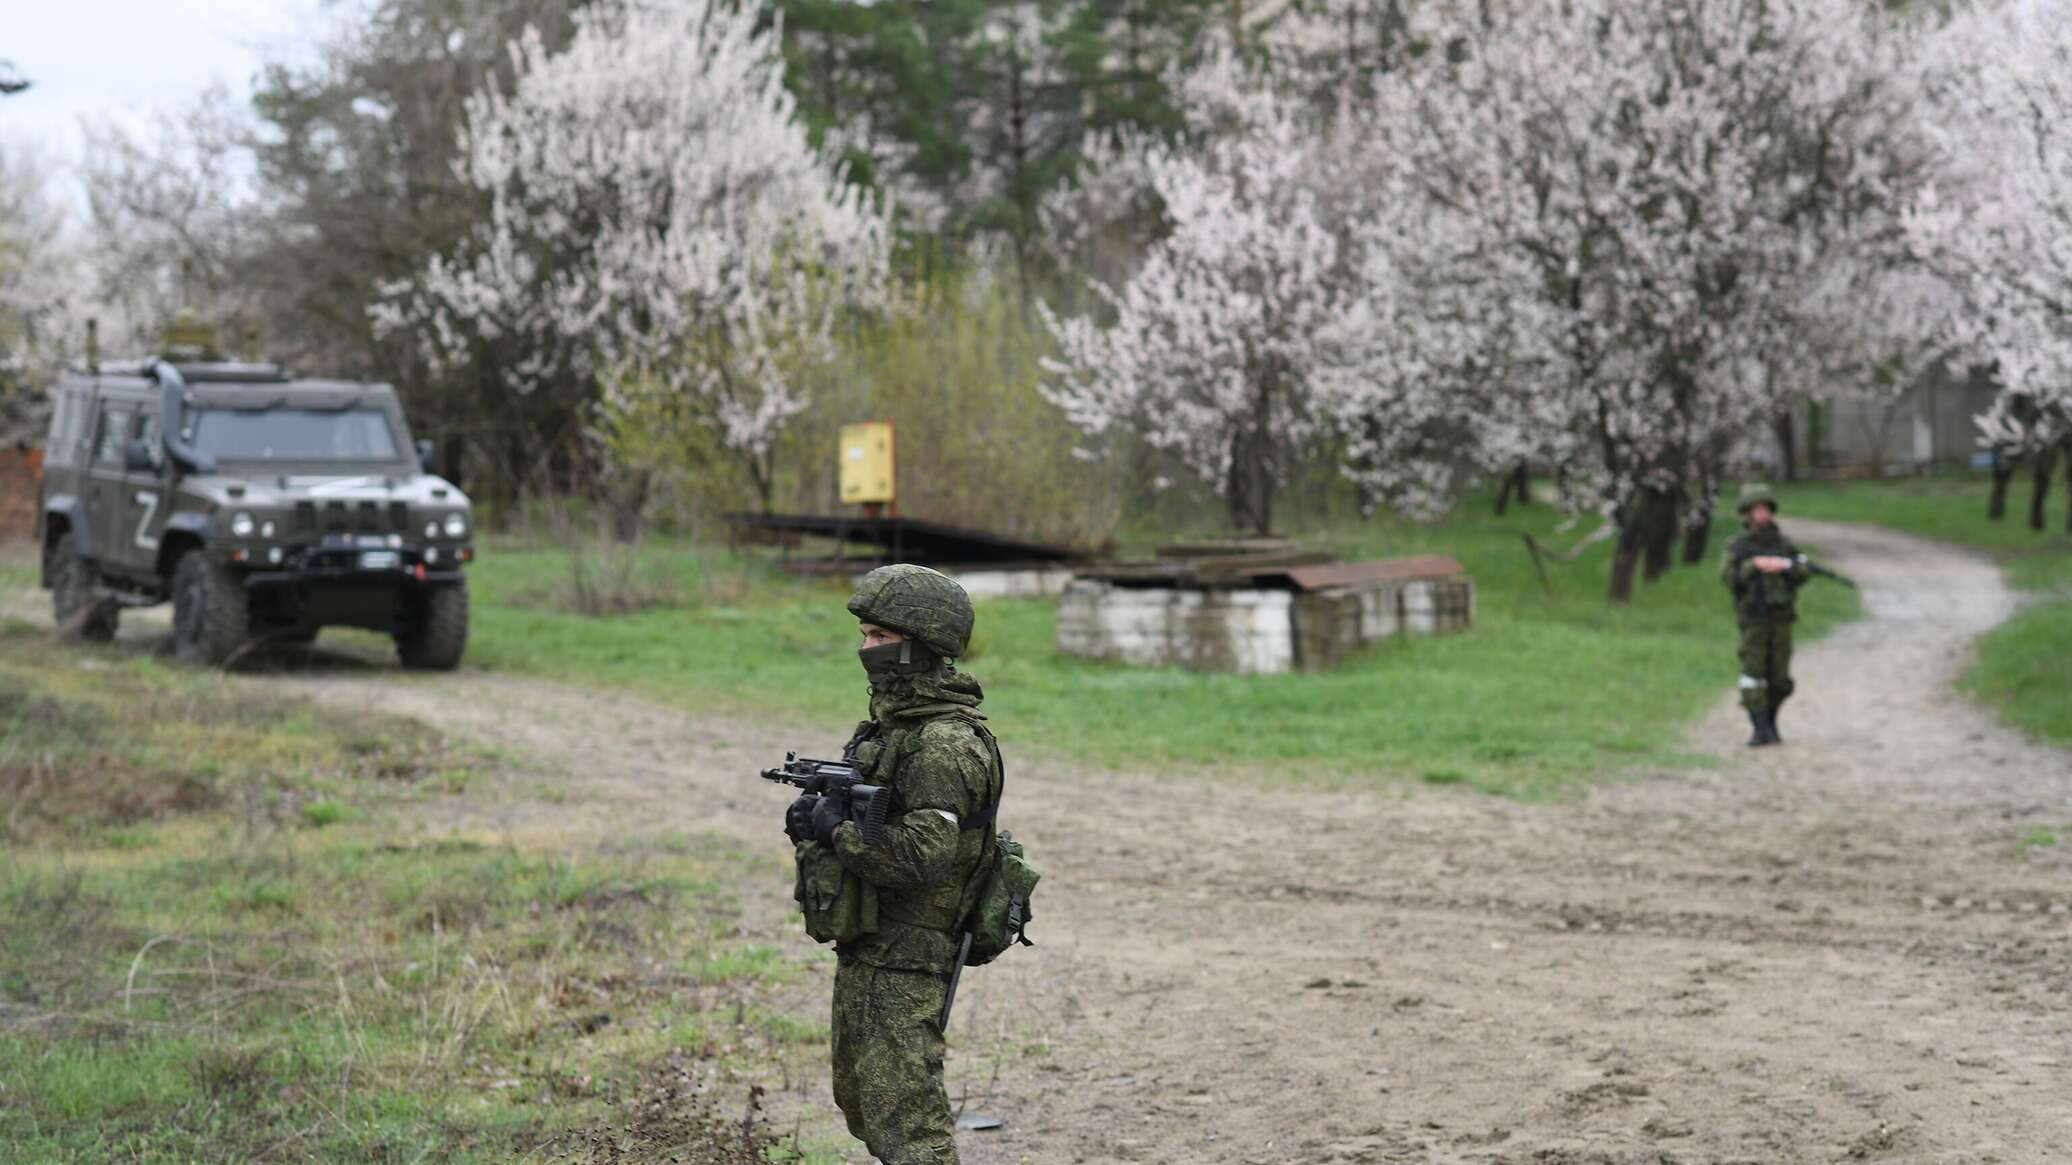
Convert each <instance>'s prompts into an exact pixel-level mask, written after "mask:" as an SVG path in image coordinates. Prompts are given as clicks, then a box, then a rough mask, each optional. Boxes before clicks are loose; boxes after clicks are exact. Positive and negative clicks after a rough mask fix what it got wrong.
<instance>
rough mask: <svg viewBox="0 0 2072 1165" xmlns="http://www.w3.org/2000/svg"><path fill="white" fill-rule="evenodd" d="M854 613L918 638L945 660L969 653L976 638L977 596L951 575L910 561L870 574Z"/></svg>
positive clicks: (853, 599) (853, 601)
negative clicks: (973, 607)
mask: <svg viewBox="0 0 2072 1165" xmlns="http://www.w3.org/2000/svg"><path fill="white" fill-rule="evenodd" d="M849 613H850V614H852V615H854V616H856V618H857V619H858V620H860V621H862V622H865V623H875V624H877V625H878V626H880V627H885V628H889V629H891V630H893V631H897V632H899V633H900V634H901V635H904V636H906V637H907V638H909V639H914V640H918V641H919V642H920V643H921V645H922V646H924V647H926V648H927V649H928V650H930V651H932V652H934V653H935V654H937V655H939V656H942V657H943V658H944V659H955V658H957V657H958V656H961V655H963V654H964V648H965V647H966V646H967V645H968V644H969V643H970V642H971V620H972V614H971V596H970V595H967V594H965V593H964V588H963V587H960V586H958V585H957V583H956V580H954V579H952V578H950V577H949V576H948V575H946V574H943V573H942V572H940V571H935V570H930V569H928V568H927V567H925V566H915V565H914V564H912V563H909V562H901V563H895V564H893V565H891V566H881V567H879V568H878V569H876V570H874V571H872V572H870V573H869V574H867V575H864V576H863V578H862V580H861V581H859V582H858V583H857V584H856V593H855V594H853V595H851V596H849Z"/></svg>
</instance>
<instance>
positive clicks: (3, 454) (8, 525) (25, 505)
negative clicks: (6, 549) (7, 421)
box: [0, 445, 43, 542]
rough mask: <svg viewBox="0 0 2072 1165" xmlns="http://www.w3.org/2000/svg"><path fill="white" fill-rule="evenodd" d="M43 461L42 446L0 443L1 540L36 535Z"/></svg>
mask: <svg viewBox="0 0 2072 1165" xmlns="http://www.w3.org/2000/svg"><path fill="white" fill-rule="evenodd" d="M42 464H43V450H41V449H38V448H35V447H34V446H18V445H0V542H6V541H12V540H14V539H17V538H29V537H32V536H33V535H34V534H35V532H36V480H37V469H38V468H39V467H40V466H41V465H42Z"/></svg>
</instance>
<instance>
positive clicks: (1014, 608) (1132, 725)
mask: <svg viewBox="0 0 2072 1165" xmlns="http://www.w3.org/2000/svg"><path fill="white" fill-rule="evenodd" d="M1558 521H1559V519H1558V515H1556V514H1555V513H1554V512H1553V511H1552V509H1551V508H1550V507H1548V506H1545V505H1539V506H1534V507H1530V508H1529V509H1527V510H1525V511H1522V512H1521V511H1519V510H1516V509H1514V510H1513V511H1512V516H1511V517H1509V518H1506V519H1497V518H1494V517H1492V516H1491V515H1490V514H1489V511H1488V505H1487V502H1486V500H1482V499H1479V498H1478V499H1476V500H1474V501H1473V502H1471V503H1470V504H1469V505H1468V506H1466V507H1464V508H1463V509H1462V510H1461V511H1459V512H1457V513H1456V514H1455V515H1454V516H1453V517H1451V518H1450V519H1448V520H1446V521H1444V522H1440V523H1436V524H1415V523H1407V522H1399V521H1389V520H1381V519H1377V520H1376V521H1373V522H1369V523H1360V524H1355V525H1352V526H1347V527H1339V528H1334V529H1328V530H1316V531H1302V532H1298V533H1300V534H1302V536H1304V537H1307V538H1309V539H1310V540H1312V541H1315V542H1318V543H1321V544H1324V545H1328V546H1330V547H1332V548H1334V549H1336V550H1339V551H1341V552H1343V553H1345V554H1347V555H1349V556H1353V557H1360V558H1369V557H1388V556H1397V555H1409V554H1425V553H1447V554H1452V555H1454V556H1456V557H1458V558H1459V559H1460V560H1461V561H1462V562H1463V563H1464V564H1465V565H1466V567H1467V568H1468V570H1469V572H1470V573H1471V574H1472V575H1473V576H1474V578H1475V581H1476V584H1477V587H1478V592H1479V600H1478V601H1479V608H1478V612H1477V619H1476V626H1475V628H1474V629H1473V630H1472V631H1470V632H1468V633H1466V634H1462V635H1455V636H1448V637H1440V638H1406V639H1398V640H1394V641H1390V642H1386V643H1384V644H1381V645H1379V646H1377V647H1375V648H1373V649H1370V650H1368V651H1366V652H1364V653H1363V654H1361V655H1360V656H1358V657H1357V658H1355V659H1354V660H1352V661H1351V662H1350V663H1349V664H1348V665H1347V666H1345V667H1343V668H1341V669H1339V670H1337V671H1335V672H1331V673H1327V674H1318V675H1286V676H1264V677H1248V676H1233V675H1209V674H1198V673H1194V672H1189V671H1185V670H1181V669H1174V668H1156V669H1144V668H1131V667H1121V666H1111V665H1104V664H1098V663H1091V662H1087V661H1083V660H1079V659H1075V658H1072V657H1069V656H1065V655H1063V654H1061V653H1059V652H1058V651H1057V650H1056V648H1055V647H1054V639H1055V634H1056V620H1055V606H1054V604H1052V603H1049V602H1036V601H995V602H984V603H981V604H980V605H979V615H978V631H977V636H976V639H975V642H974V645H973V649H972V651H971V652H970V653H969V655H968V657H967V659H966V660H965V665H966V666H967V667H968V669H969V670H970V671H971V672H972V673H973V674H975V675H977V676H979V677H980V678H981V680H982V681H983V682H984V683H985V684H986V686H987V691H988V693H989V696H988V701H987V711H988V714H989V715H990V716H991V717H992V720H993V725H994V727H995V728H996V729H997V730H998V731H999V733H1000V734H1001V736H1002V738H1003V739H1004V740H1006V741H1008V742H1009V744H1010V747H1027V748H1035V749H1039V750H1044V751H1048V752H1052V753H1057V754H1063V755H1064V756H1067V757H1070V758H1072V759H1075V760H1079V761H1082V762H1088V763H1094V764H1101V765H1108V766H1114V767H1118V768H1120V767H1129V768H1149V769H1156V770H1165V771H1177V770H1231V771H1244V772H1251V773H1258V772H1265V773H1268V774H1271V775H1283V776H1287V777H1291V778H1298V779H1303V780H1325V781H1332V782H1344V783H1352V784H1374V783H1385V782H1390V781H1415V780H1419V779H1420V778H1423V779H1426V780H1431V781H1433V782H1434V783H1461V784H1465V785H1470V786H1473V787H1476V788H1480V789H1484V790H1489V791H1495V792H1502V793H1507V794H1512V795H1525V796H1538V795H1553V794H1560V793H1563V792H1565V791H1570V790H1573V789H1575V788H1577V787H1579V786H1580V785H1582V784H1584V783H1587V782H1589V781H1591V780H1595V779H1599V778H1603V777H1606V776H1608V775H1611V774H1616V773H1619V772H1622V771H1625V770H1627V769H1629V768H1631V767H1633V766H1635V765H1664V764H1687V763H1703V761H1702V758H1697V757H1692V756H1689V755H1686V754H1685V753H1684V752H1683V751H1682V743H1683V739H1684V734H1685V731H1686V727H1687V725H1688V724H1689V722H1690V720H1691V719H1692V717H1693V716H1694V715H1696V714H1697V713H1699V712H1700V711H1702V710H1703V709H1704V708H1706V707H1708V706H1710V705H1711V704H1712V703H1713V702H1714V701H1716V700H1718V699H1719V698H1720V695H1721V693H1722V692H1724V691H1725V690H1726V687H1727V685H1728V683H1729V682H1730V680H1731V677H1732V675H1733V672H1734V654H1733V652H1734V641H1733V630H1732V616H1731V613H1730V611H1729V609H1728V604H1727V599H1726V595H1725V593H1724V591H1723V590H1722V589H1721V587H1720V586H1719V583H1718V580H1717V577H1716V574H1715V571H1716V560H1713V561H1708V562H1707V563H1705V564H1703V565H1701V566H1696V567H1678V568H1677V569H1676V570H1674V571H1673V572H1672V573H1671V574H1670V575H1669V576H1668V577H1667V578H1665V579H1664V580H1663V581H1661V582H1659V583H1657V584H1654V585H1644V586H1642V587H1641V589H1640V593H1639V595H1638V596H1637V597H1636V599H1635V601H1634V602H1633V603H1632V604H1631V605H1630V606H1626V607H1614V606H1611V605H1610V604H1608V603H1606V601H1605V599H1604V585H1605V573H1606V568H1607V560H1608V556H1609V553H1610V550H1609V545H1608V544H1602V543H1601V544H1599V545H1597V546H1595V547H1593V548H1592V549H1591V550H1590V551H1588V552H1586V553H1585V554H1584V555H1583V557H1582V558H1581V559H1579V560H1578V561H1576V562H1573V563H1566V564H1557V565H1555V566H1553V567H1552V568H1551V571H1552V577H1551V579H1550V583H1549V585H1548V586H1546V587H1544V588H1543V587H1542V586H1541V584H1540V582H1539V581H1538V578H1537V577H1536V575H1535V573H1534V571H1533V568H1532V564H1531V560H1530V558H1529V557H1528V555H1527V552H1526V549H1525V546H1524V542H1523V539H1522V537H1521V535H1522V534H1524V533H1526V532H1532V533H1535V534H1537V535H1538V536H1539V537H1540V538H1541V539H1542V541H1544V542H1548V543H1552V544H1555V545H1565V544H1567V542H1568V541H1570V540H1572V539H1574V538H1576V537H1578V536H1579V534H1580V533H1581V532H1582V531H1584V530H1587V529H1588V528H1589V525H1587V524H1586V525H1585V526H1583V527H1581V528H1579V530H1577V531H1571V532H1568V533H1565V534H1556V533H1555V532H1554V529H1553V528H1554V527H1555V526H1556V525H1557V523H1558ZM679 555H680V557H679V558H678V559H677V560H678V561H684V562H689V563H694V564H695V568H696V570H697V571H699V572H700V573H698V574H697V575H695V576H694V575H691V574H690V571H691V569H692V567H690V566H687V567H686V568H685V571H686V578H685V579H684V580H683V581H684V585H683V586H682V587H681V589H680V591H679V593H680V594H681V595H682V596H687V597H684V598H680V599H679V600H678V601H675V602H671V603H668V604H665V605H662V606H657V607H652V608H649V609H646V610H642V611H639V612H637V613H634V614H629V615H621V616H615V617H611V618H586V617H581V616H577V615H572V614H567V613H564V612H561V611H557V610H552V609H545V608H542V607H539V606H536V605H515V604H513V603H511V602H510V601H508V600H507V599H506V598H505V597H506V596H509V595H512V594H516V593H521V592H523V591H525V590H527V589H528V588H532V589H534V590H535V591H536V590H537V588H538V586H539V583H538V581H537V580H540V579H543V578H550V577H552V576H554V575H555V574H557V573H558V572H560V571H563V570H565V569H566V561H565V559H561V558H560V557H559V556H558V555H557V554H556V553H555V552H553V551H549V550H540V549H533V550H520V549H512V550H507V551H503V552H491V553H486V554H485V555H484V556H483V557H482V559H481V560H480V561H479V563H478V564H477V566H476V568H475V569H476V574H475V579H476V582H477V590H476V592H475V593H476V595H477V596H478V603H477V606H476V610H475V626H474V631H473V634H472V637H471V640H470V643H469V660H470V662H471V663H472V664H473V665H475V666H480V667H485V668H492V669H499V670H508V671H521V672H531V673H536V674H541V675H547V676H553V677H556V678H559V679H562V680H566V681H570V682H576V683H584V684H601V685H609V686H617V687H625V688H630V689H633V690H636V691H639V692H641V693H643V694H645V695H648V696H650V697H653V698H655V699H658V700H662V701H665V702H669V703H673V704H676V705H678V706H681V707H684V708H687V709H694V710H699V711H705V712H718V713H723V714H756V715H763V716H769V715H772V714H775V715H779V716H785V717H792V718H796V719H799V720H801V721H805V722H810V723H813V724H815V725H824V726H825V727H824V728H823V729H822V730H821V731H822V732H823V734H824V738H823V739H818V740H816V739H802V740H801V741H799V745H800V747H801V748H802V749H803V748H826V747H831V745H832V742H833V740H834V738H836V737H837V736H838V735H839V733H840V732H841V730H842V727H841V726H842V725H844V724H845V723H846V722H848V721H850V720H853V719H855V717H856V716H857V715H858V714H860V713H861V711H862V709H863V704H864V694H865V689H864V681H863V676H862V672H861V670H860V669H859V668H858V667H857V664H856V659H855V655H854V651H855V642H854V641H855V621H854V620H853V619H852V618H850V617H849V615H848V614H847V613H846V612H845V611H844V610H843V600H844V598H845V596H846V594H847V588H846V585H845V584H842V583H839V582H834V581H824V580H823V581H800V580H795V579H790V578H786V577H781V576H779V575H777V574H776V573H775V572H773V571H771V570H769V569H767V567H764V566H758V565H756V564H754V563H752V562H749V563H744V562H743V561H742V560H740V559H738V558H726V559H723V560H722V559H720V558H718V557H717V556H713V555H710V554H708V555H705V556H702V557H698V556H692V555H689V554H688V553H687V552H679ZM716 564H717V565H716ZM715 577H718V578H723V579H725V580H726V593H725V594H724V596H723V597H719V598H712V599H708V598H705V597H702V596H705V595H709V594H712V588H713V585H714V584H713V582H712V580H713V579H714V578H715ZM525 580H533V581H525ZM1855 611H1856V606H1855V600H1854V597H1853V595H1851V594H1850V593H1849V592H1847V591H1844V590H1841V589H1839V588H1832V587H1819V586H1816V587H1814V588H1813V589H1812V590H1810V591H1809V592H1808V594H1807V596H1806V600H1805V621H1804V623H1803V625H1802V632H1803V634H1804V635H1805V636H1807V637H1811V636H1813V635H1817V634H1819V633H1820V632H1821V631H1823V630H1824V629H1826V628H1828V627H1830V626H1832V625H1833V624H1834V623H1835V622H1836V621H1838V620H1841V619H1845V618H1848V617H1851V616H1852V615H1853V614H1854V613H1855ZM1427 774H1443V775H1440V776H1437V777H1431V776H1428V775H1427Z"/></svg>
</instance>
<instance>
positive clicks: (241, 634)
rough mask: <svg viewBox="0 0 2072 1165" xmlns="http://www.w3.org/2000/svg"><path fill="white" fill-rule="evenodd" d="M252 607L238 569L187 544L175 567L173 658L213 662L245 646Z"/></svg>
mask: <svg viewBox="0 0 2072 1165" xmlns="http://www.w3.org/2000/svg"><path fill="white" fill-rule="evenodd" d="M249 618H250V610H249V608H248V607H247V606H246V601H245V588H244V585H243V584H242V583H240V582H239V581H238V577H237V573H236V572H235V571H233V570H231V569H230V568H229V567H227V566H224V565H222V564H221V563H215V562H210V561H209V559H208V556H207V555H206V554H204V553H203V552H202V551H201V550H199V549H195V550H189V551H188V552H187V553H185V554H182V555H181V556H180V563H179V565H178V566H176V567H174V568H173V658H175V659H177V660H179V661H180V662H181V663H188V664H200V665H203V666H207V667H214V666H216V665H217V664H220V663H223V662H224V661H225V660H228V659H229V658H230V657H231V655H232V654H233V653H234V652H236V651H237V649H238V648H240V647H242V646H244V642H245V630H246V626H247V624H248V622H249Z"/></svg>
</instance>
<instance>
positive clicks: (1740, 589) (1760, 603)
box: [1734, 547, 1860, 615]
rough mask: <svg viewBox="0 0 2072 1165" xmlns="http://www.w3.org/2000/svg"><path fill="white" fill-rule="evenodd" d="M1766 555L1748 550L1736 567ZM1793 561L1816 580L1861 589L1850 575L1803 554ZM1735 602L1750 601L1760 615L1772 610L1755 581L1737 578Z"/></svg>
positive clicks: (1759, 549) (1761, 551)
mask: <svg viewBox="0 0 2072 1165" xmlns="http://www.w3.org/2000/svg"><path fill="white" fill-rule="evenodd" d="M1764 553H1765V552H1764V551H1763V550H1762V549H1761V548H1759V547H1750V548H1747V549H1745V550H1743V551H1742V553H1741V555H1740V556H1739V557H1738V558H1736V559H1735V566H1736V567H1737V568H1738V567H1739V566H1740V564H1741V563H1742V562H1745V561H1747V560H1748V559H1751V558H1759V557H1761V556H1762V555H1763V554H1764ZM1792 560H1793V561H1794V562H1796V563H1798V564H1799V565H1800V566H1803V567H1805V568H1806V572H1807V573H1808V574H1811V575H1812V576H1813V577H1814V578H1824V579H1830V580H1832V581H1834V582H1838V583H1841V584H1842V585H1843V586H1845V587H1848V588H1849V589H1850V590H1852V591H1853V590H1858V589H1860V588H1858V587H1857V585H1856V580H1855V579H1853V578H1850V577H1849V576H1848V575H1846V574H1843V573H1841V572H1840V571H1834V570H1829V569H1828V568H1827V567H1824V566H1822V565H1820V564H1819V563H1817V562H1815V561H1813V560H1812V559H1810V558H1808V557H1806V556H1805V555H1803V554H1800V555H1795V556H1793V559H1792ZM1750 598H1752V601H1749V599H1750ZM1734 601H1735V602H1736V603H1741V602H1744V601H1749V606H1750V607H1751V608H1752V609H1753V610H1754V612H1755V613H1756V614H1758V615H1764V614H1768V613H1769V610H1770V599H1769V596H1768V595H1767V594H1766V593H1765V592H1764V591H1763V588H1762V585H1761V584H1760V583H1759V582H1757V581H1756V580H1754V579H1745V580H1744V579H1739V578H1737V579H1736V580H1735V582H1734Z"/></svg>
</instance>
